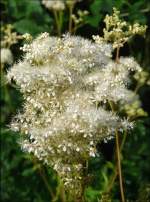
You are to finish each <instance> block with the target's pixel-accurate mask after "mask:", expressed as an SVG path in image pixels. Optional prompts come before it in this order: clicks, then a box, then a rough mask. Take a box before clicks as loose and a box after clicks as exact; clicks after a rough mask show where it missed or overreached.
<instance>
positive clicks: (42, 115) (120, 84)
mask: <svg viewBox="0 0 150 202" xmlns="http://www.w3.org/2000/svg"><path fill="white" fill-rule="evenodd" d="M102 43H103V44H100V43H96V42H92V41H90V40H87V39H84V38H82V37H75V36H70V35H68V34H67V35H64V36H63V37H62V38H56V37H50V36H49V35H48V33H43V34H41V35H40V36H38V37H37V38H36V39H35V40H33V42H32V43H31V44H25V45H24V47H23V48H22V50H23V51H24V52H26V54H25V56H24V59H23V61H20V62H19V63H18V64H16V65H14V66H13V67H12V68H11V69H10V71H9V72H8V75H7V77H8V79H9V80H11V79H13V80H15V82H16V84H17V85H18V86H20V90H21V92H22V93H23V95H24V107H23V112H22V113H19V114H18V115H17V116H16V117H15V118H14V120H13V122H12V123H11V128H12V129H13V130H15V131H21V133H22V134H24V135H23V137H24V138H22V140H21V142H20V143H21V145H22V148H23V149H24V150H25V151H27V152H31V153H33V154H34V155H35V156H36V157H38V158H39V159H40V160H43V161H44V162H45V163H46V164H48V165H50V166H52V167H53V168H54V169H55V170H56V171H57V172H58V174H59V175H60V176H61V178H62V180H63V181H64V184H65V186H66V187H67V188H69V189H70V190H71V189H72V190H74V192H75V190H76V192H78V191H80V190H81V189H80V186H81V180H82V170H83V169H84V162H85V161H86V160H87V159H89V158H90V157H95V156H96V145H97V143H98V142H99V141H101V140H107V138H108V139H109V138H111V137H112V136H113V134H114V131H115V130H116V128H117V129H118V130H120V131H122V130H123V129H124V128H130V127H132V124H131V123H129V122H128V121H127V120H125V119H123V120H122V119H121V118H120V117H119V116H117V115H116V114H115V113H113V112H111V111H110V110H109V108H108V103H107V102H108V101H113V102H119V101H120V100H122V101H124V102H128V101H129V100H131V99H133V93H132V91H129V90H128V89H127V83H128V74H129V71H135V70H138V69H140V68H139V66H138V65H137V63H136V62H135V61H134V59H132V58H120V62H119V63H118V64H116V63H114V62H113V60H112V59H111V52H112V47H111V45H110V44H106V43H104V42H102Z"/></svg>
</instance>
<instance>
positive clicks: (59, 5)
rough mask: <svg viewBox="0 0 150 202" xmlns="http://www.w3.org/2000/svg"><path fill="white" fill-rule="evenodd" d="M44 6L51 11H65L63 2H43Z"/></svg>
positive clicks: (48, 0)
mask: <svg viewBox="0 0 150 202" xmlns="http://www.w3.org/2000/svg"><path fill="white" fill-rule="evenodd" d="M42 4H43V5H44V6H45V7H46V8H48V9H49V10H56V11H61V10H64V9H65V3H64V1H63V0H52V1H51V0H42Z"/></svg>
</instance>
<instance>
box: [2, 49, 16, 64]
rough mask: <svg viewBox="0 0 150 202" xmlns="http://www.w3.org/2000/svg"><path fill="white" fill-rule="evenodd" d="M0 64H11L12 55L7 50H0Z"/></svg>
mask: <svg viewBox="0 0 150 202" xmlns="http://www.w3.org/2000/svg"><path fill="white" fill-rule="evenodd" d="M0 56H1V57H0V63H1V64H12V63H13V55H12V52H11V50H10V49H9V48H1V50H0Z"/></svg>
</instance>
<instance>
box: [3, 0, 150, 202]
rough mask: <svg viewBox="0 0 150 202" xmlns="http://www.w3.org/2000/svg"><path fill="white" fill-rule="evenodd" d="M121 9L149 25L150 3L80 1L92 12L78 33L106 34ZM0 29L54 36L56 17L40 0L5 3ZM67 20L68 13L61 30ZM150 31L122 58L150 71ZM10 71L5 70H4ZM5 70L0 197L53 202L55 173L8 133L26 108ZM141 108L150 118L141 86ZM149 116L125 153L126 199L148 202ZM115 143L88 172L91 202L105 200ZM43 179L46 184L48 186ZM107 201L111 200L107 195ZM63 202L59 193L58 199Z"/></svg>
mask: <svg viewBox="0 0 150 202" xmlns="http://www.w3.org/2000/svg"><path fill="white" fill-rule="evenodd" d="M114 6H115V7H116V8H118V9H119V10H120V11H121V14H122V17H124V18H125V19H126V20H128V21H129V22H131V23H132V22H139V23H142V24H147V25H150V2H149V1H148V0H132V1H128V0H116V1H114V0H106V1H103V0H82V1H81V2H79V3H77V4H76V7H75V12H76V11H77V10H78V9H81V10H85V9H86V10H88V11H89V12H90V14H89V15H88V16H87V17H86V24H85V25H84V26H83V27H81V28H80V29H78V31H77V34H78V35H81V36H84V37H86V38H91V36H92V35H93V34H100V35H101V34H102V30H103V27H104V24H103V18H104V16H105V14H106V13H111V12H112V7H114ZM0 7H1V9H2V11H1V20H2V21H1V25H3V24H7V23H10V24H12V25H13V26H14V28H15V30H16V31H17V32H18V33H20V34H24V33H26V32H28V33H30V34H31V35H33V36H36V35H37V34H39V33H41V32H45V31H46V32H49V33H50V34H51V35H55V34H56V30H55V24H54V18H53V14H52V13H50V12H49V11H48V10H46V9H45V8H44V6H43V5H42V4H41V2H40V0H2V1H1V6H0ZM67 22H68V14H67V13H66V12H65V16H64V21H63V32H65V30H66V27H67ZM21 43H22V42H19V44H17V45H13V46H12V47H11V49H12V51H13V54H14V57H15V60H16V61H17V59H18V57H19V56H20V55H21V52H20V50H19V46H20V45H21ZM149 47H150V29H149V28H148V30H147V33H146V37H145V38H144V39H143V38H139V37H135V38H134V39H133V40H132V41H130V43H129V44H128V45H125V47H124V48H122V49H121V55H132V56H134V57H135V58H136V59H137V61H138V62H139V63H140V64H141V65H142V67H144V69H145V70H147V71H150V57H149V56H150V48H149ZM7 68H10V67H9V66H8V67H5V72H6V71H7ZM5 72H1V86H0V90H1V98H0V101H1V106H2V108H1V136H0V137H1V150H2V153H1V199H2V201H3V202H10V201H14V202H20V201H21V202H32V201H33V202H47V201H51V194H50V192H53V193H56V192H57V182H58V180H57V177H56V174H55V173H54V172H53V171H52V170H51V169H47V168H45V167H44V166H43V165H41V164H40V162H35V160H34V159H33V157H31V156H28V155H27V154H25V153H23V152H22V151H21V149H20V147H19V146H18V144H17V139H18V138H17V136H18V135H19V134H16V133H13V132H11V131H9V130H8V124H9V122H10V120H11V118H12V117H13V115H14V114H16V112H17V111H18V110H19V108H20V107H21V104H22V96H21V94H20V93H19V91H17V90H16V89H15V88H14V87H13V86H10V85H8V84H6V82H5V80H4V74H5ZM139 94H140V97H141V100H142V104H143V108H144V110H145V111H147V112H148V113H149V114H150V104H149V97H150V88H149V87H148V86H146V85H145V86H143V87H142V88H140V90H139ZM149 143H150V118H149V117H146V118H143V119H140V120H138V121H137V123H136V126H135V128H134V130H133V131H132V133H131V134H129V135H128V136H127V141H126V143H125V146H124V149H123V160H122V167H123V177H124V185H125V194H126V198H127V199H128V201H138V202H148V201H150V155H149V154H150V149H149ZM113 148H114V141H113V140H112V141H110V142H108V143H107V144H105V143H100V144H99V145H98V149H99V151H100V157H99V158H98V157H97V158H96V159H92V160H91V162H90V165H89V173H91V174H93V180H92V181H91V184H90V186H89V187H88V188H87V191H86V197H87V201H89V202H96V201H98V198H103V201H104V197H105V196H104V195H102V192H103V191H105V190H106V187H107V186H108V185H109V181H108V176H110V174H111V173H112V172H113V170H114V164H113V150H114V149H113ZM45 177H46V178H47V181H48V185H45V183H44V181H45ZM110 195H111V198H112V201H113V202H119V201H120V193H119V188H118V180H116V183H115V185H114V187H113V190H112V192H111V194H110ZM106 198H107V196H106ZM56 201H63V200H62V197H61V194H60V195H59V196H58V200H56ZM105 201H109V199H106V200H105Z"/></svg>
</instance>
